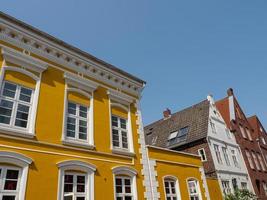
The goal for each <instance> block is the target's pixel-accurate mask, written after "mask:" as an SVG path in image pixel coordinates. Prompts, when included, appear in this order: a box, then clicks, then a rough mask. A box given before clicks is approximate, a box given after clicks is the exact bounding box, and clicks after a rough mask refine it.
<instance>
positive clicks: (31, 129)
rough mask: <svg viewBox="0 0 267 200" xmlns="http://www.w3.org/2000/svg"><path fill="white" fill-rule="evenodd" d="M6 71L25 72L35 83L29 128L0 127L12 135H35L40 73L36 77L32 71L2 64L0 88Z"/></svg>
mask: <svg viewBox="0 0 267 200" xmlns="http://www.w3.org/2000/svg"><path fill="white" fill-rule="evenodd" d="M6 71H16V72H19V73H22V74H25V75H27V76H29V77H31V78H32V79H34V80H35V81H36V84H35V89H34V91H33V102H32V110H31V112H30V115H29V120H28V123H29V128H28V129H25V130H21V129H18V128H16V127H4V126H2V127H1V128H0V129H2V130H4V131H6V133H7V134H12V135H18V134H20V135H21V136H22V137H34V136H35V122H36V116H37V108H38V102H39V94H40V85H41V77H42V73H40V76H39V77H38V76H36V75H35V74H33V73H31V72H29V71H27V70H25V69H22V68H18V67H12V66H6V65H4V66H2V68H1V74H0V88H2V85H3V82H4V76H5V72H6Z"/></svg>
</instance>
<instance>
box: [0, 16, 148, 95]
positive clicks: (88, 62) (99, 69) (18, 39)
mask: <svg viewBox="0 0 267 200" xmlns="http://www.w3.org/2000/svg"><path fill="white" fill-rule="evenodd" d="M18 24H19V25H18ZM29 27H30V26H29ZM29 29H30V30H29ZM33 29H34V28H32V27H31V28H27V27H25V25H22V24H20V22H17V24H14V23H12V22H9V20H6V19H1V22H0V40H2V41H5V42H7V43H9V44H12V45H15V46H18V47H20V48H22V49H25V50H27V51H29V52H31V53H34V54H37V55H39V56H42V57H45V58H46V59H49V60H51V61H52V62H56V63H58V64H60V65H63V66H66V67H67V68H69V69H72V70H75V71H77V72H80V73H83V74H87V75H88V76H90V77H92V78H95V79H97V80H100V81H103V82H104V83H106V84H109V85H112V86H113V87H115V88H120V89H123V90H125V91H129V92H130V93H132V94H134V95H139V94H140V92H141V91H142V88H143V87H144V85H145V83H144V82H143V83H142V82H141V80H139V81H138V80H135V79H134V78H131V77H128V76H127V75H125V77H123V75H124V74H123V75H122V74H121V73H119V72H117V71H115V70H113V68H114V69H116V68H115V67H113V66H110V67H109V64H107V63H104V62H103V61H99V62H97V61H94V60H93V59H90V58H89V56H90V55H89V54H87V53H85V52H82V51H80V50H73V49H74V47H71V46H70V45H68V44H65V43H64V44H63V45H59V44H58V42H59V40H58V41H57V39H55V38H52V37H51V36H49V35H48V34H45V33H36V32H39V31H38V30H35V31H33ZM55 41H56V42H55ZM92 57H93V56H92ZM94 59H95V60H97V59H96V58H94ZM106 65H108V66H106Z"/></svg>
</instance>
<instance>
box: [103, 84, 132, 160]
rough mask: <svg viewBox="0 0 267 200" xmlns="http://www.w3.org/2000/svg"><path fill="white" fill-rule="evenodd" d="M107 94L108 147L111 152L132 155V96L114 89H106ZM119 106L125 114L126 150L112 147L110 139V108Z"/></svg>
mask: <svg viewBox="0 0 267 200" xmlns="http://www.w3.org/2000/svg"><path fill="white" fill-rule="evenodd" d="M107 94H108V96H109V119H110V149H111V151H112V152H113V153H116V154H122V155H127V156H134V155H135V153H134V146H133V130H132V117H131V105H132V103H133V102H134V98H133V97H130V96H129V95H126V94H124V93H122V92H118V91H115V90H111V89H110V90H108V91H107ZM116 107H117V108H121V109H123V110H125V111H126V112H127V113H128V114H127V134H128V147H129V148H128V150H126V149H119V148H113V141H112V121H111V120H112V115H113V113H112V108H116Z"/></svg>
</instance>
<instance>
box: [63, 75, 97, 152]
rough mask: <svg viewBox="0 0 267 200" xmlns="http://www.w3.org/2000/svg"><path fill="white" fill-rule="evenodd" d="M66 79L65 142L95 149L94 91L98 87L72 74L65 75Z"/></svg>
mask: <svg viewBox="0 0 267 200" xmlns="http://www.w3.org/2000/svg"><path fill="white" fill-rule="evenodd" d="M64 78H65V80H66V90H65V117H64V128H63V134H62V137H63V142H64V143H67V144H72V145H77V146H86V147H90V148H93V147H94V138H93V135H94V133H93V132H94V130H93V116H94V115H93V91H94V90H95V89H96V88H97V85H96V84H95V83H93V82H91V81H89V80H86V79H84V78H82V77H79V76H78V75H74V74H70V73H65V75H64Z"/></svg>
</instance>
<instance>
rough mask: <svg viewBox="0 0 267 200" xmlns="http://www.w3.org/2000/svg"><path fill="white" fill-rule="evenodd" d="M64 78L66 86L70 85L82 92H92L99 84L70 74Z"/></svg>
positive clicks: (66, 74)
mask: <svg viewBox="0 0 267 200" xmlns="http://www.w3.org/2000/svg"><path fill="white" fill-rule="evenodd" d="M64 78H65V80H66V82H67V84H70V85H72V86H75V87H77V88H80V89H82V90H85V91H88V92H93V91H95V90H96V89H97V87H98V86H99V84H97V83H95V82H93V81H89V80H88V79H85V78H83V77H80V76H78V75H74V74H71V73H65V74H64Z"/></svg>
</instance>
